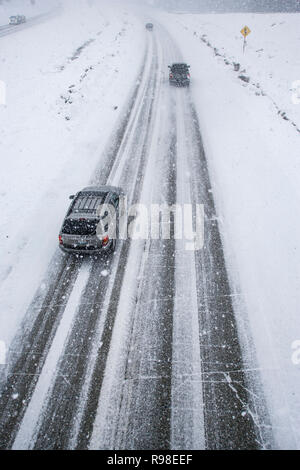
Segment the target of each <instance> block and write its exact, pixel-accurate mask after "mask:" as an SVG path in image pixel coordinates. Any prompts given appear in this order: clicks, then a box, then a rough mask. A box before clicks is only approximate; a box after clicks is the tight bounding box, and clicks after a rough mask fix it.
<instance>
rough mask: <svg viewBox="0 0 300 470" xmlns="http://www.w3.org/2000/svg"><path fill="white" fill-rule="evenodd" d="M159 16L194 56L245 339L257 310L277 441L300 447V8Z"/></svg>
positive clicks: (254, 327)
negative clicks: (297, 352)
mask: <svg viewBox="0 0 300 470" xmlns="http://www.w3.org/2000/svg"><path fill="white" fill-rule="evenodd" d="M159 19H160V21H161V22H162V23H163V24H164V25H165V26H166V27H167V28H168V30H169V31H170V32H171V34H172V35H173V37H174V39H175V38H177V40H178V42H179V43H180V45H181V50H182V53H183V58H184V60H185V61H187V62H189V63H190V65H191V75H192V85H191V92H192V95H193V99H194V102H195V105H196V108H197V111H198V114H199V116H200V122H201V126H202V127H201V130H202V134H203V138H204V144H205V147H206V151H207V158H208V161H209V166H210V172H211V178H212V181H213V189H214V193H215V197H216V203H217V207H218V211H219V215H220V220H221V222H222V227H223V237H224V242H225V249H226V254H227V263H228V266H229V271H230V273H231V276H232V279H233V282H234V284H235V286H236V292H237V295H236V303H237V306H238V308H237V311H238V312H242V311H244V315H240V318H239V320H240V328H241V336H242V337H243V343H244V344H245V335H244V333H245V328H246V329H247V322H248V319H249V324H250V332H251V334H252V335H253V338H254V344H255V348H256V351H257V357H258V367H259V369H260V371H261V375H262V378H263V382H264V386H265V390H266V393H267V398H268V401H269V407H270V410H271V413H272V419H273V425H274V431H275V434H276V438H277V445H278V446H279V447H287V448H293V447H298V448H299V447H300V441H299V436H300V400H299V393H298V390H299V387H300V369H299V365H298V366H297V365H295V364H294V363H293V361H292V354H293V352H294V350H293V349H292V344H293V343H294V341H295V340H299V339H300V322H299V305H300V289H299V281H300V224H299V200H300V160H299V155H300V134H299V128H300V105H298V106H297V105H296V104H294V102H293V100H292V96H293V94H292V91H291V88H292V82H294V81H295V80H297V79H299V78H300V70H299V65H300V63H299V53H298V50H299V43H300V33H299V31H300V29H299V26H300V15H299V14H272V15H270V14H267V15H253V14H249V15H245V14H233V15H172V14H165V15H163V14H160V17H159ZM245 25H247V26H248V27H249V28H250V29H251V31H252V33H251V35H250V36H249V38H248V47H247V49H246V52H245V55H243V52H242V43H243V37H242V35H241V34H240V30H241V28H242V27H243V26H245ZM179 59H180V58H179ZM181 59H182V58H181ZM234 63H240V64H241V68H240V71H239V72H235V71H234V65H233V64H234ZM240 75H243V76H246V77H249V78H250V81H249V84H247V83H246V82H244V81H243V80H241V79H240V78H238V77H239V76H240ZM279 110H280V113H282V112H285V113H286V115H283V116H282V115H280V114H279ZM284 117H286V118H287V119H288V120H286V119H284ZM243 306H246V308H244V307H243ZM246 353H249V349H248V348H247V347H246ZM252 359H253V358H252ZM252 359H251V358H249V357H248V360H250V364H251V361H252Z"/></svg>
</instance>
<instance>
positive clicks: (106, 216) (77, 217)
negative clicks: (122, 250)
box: [59, 186, 124, 254]
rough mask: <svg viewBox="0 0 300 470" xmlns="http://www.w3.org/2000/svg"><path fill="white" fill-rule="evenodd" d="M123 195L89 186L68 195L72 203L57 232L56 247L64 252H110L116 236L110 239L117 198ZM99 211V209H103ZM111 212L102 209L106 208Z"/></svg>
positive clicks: (102, 187)
mask: <svg viewBox="0 0 300 470" xmlns="http://www.w3.org/2000/svg"><path fill="white" fill-rule="evenodd" d="M122 197H124V193H123V191H122V190H121V189H120V188H115V187H113V186H92V187H88V188H85V189H83V190H82V191H80V192H78V193H77V194H76V195H75V196H70V199H72V203H71V205H70V207H69V209H68V212H67V214H66V216H65V219H64V221H63V224H62V227H61V230H60V233H59V246H60V248H61V249H62V250H63V251H65V252H67V253H87V254H91V253H98V252H110V251H114V250H115V247H116V236H114V237H112V236H110V233H111V229H112V224H115V225H116V230H115V234H116V235H117V231H118V219H119V207H120V199H121V198H122ZM103 205H105V207H104V209H103V211H102V212H101V208H103ZM106 205H109V207H111V208H112V209H113V212H114V214H115V217H114V214H112V211H110V210H109V209H106V208H107V206H106Z"/></svg>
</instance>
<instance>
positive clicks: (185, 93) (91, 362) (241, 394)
mask: <svg viewBox="0 0 300 470" xmlns="http://www.w3.org/2000/svg"><path fill="white" fill-rule="evenodd" d="M180 57H181V54H180V52H179V50H178V49H177V48H176V45H175V44H174V42H173V41H172V40H171V38H170V36H169V35H168V33H167V32H166V31H165V30H164V29H163V27H160V26H158V25H157V26H156V29H155V33H154V34H151V33H147V44H146V53H145V57H144V61H143V64H142V67H141V72H140V76H139V79H138V81H137V85H136V87H135V89H134V91H133V93H132V96H131V98H130V100H129V102H128V105H127V113H125V115H124V116H125V117H123V118H122V119H121V120H120V121H119V123H118V125H117V128H116V129H115V134H114V139H112V142H113V144H112V145H111V146H110V148H109V149H108V150H107V153H106V158H105V159H102V160H101V162H100V164H99V167H98V170H97V171H96V172H95V174H94V175H93V178H92V180H91V183H92V184H106V183H108V184H114V185H118V186H121V187H122V188H123V189H124V190H125V192H126V193H127V195H128V199H129V203H138V202H144V203H146V204H149V203H162V202H165V203H168V204H173V203H175V202H178V203H189V202H192V203H193V204H196V203H198V204H204V207H205V246H204V249H203V250H201V251H198V252H188V251H186V250H185V249H184V246H183V244H182V242H181V241H177V240H174V239H171V240H170V241H152V240H150V241H145V242H144V241H126V242H124V243H120V244H119V246H118V248H117V251H116V253H115V255H114V256H113V258H112V259H111V260H110V261H108V260H107V259H101V258H98V259H76V258H74V257H72V256H66V255H64V254H62V253H60V252H56V253H55V254H54V256H53V259H52V261H51V263H50V266H49V269H48V274H47V277H46V280H45V282H43V283H42V284H41V287H40V289H39V290H38V291H37V293H36V295H35V297H34V298H33V300H32V302H31V305H30V307H29V309H28V311H27V314H26V316H25V319H24V321H23V325H22V329H21V331H20V334H19V335H18V337H17V338H15V340H14V341H13V343H12V347H11V350H12V351H13V353H12V354H10V356H9V365H8V367H7V369H6V377H5V379H4V380H3V381H2V389H1V396H0V416H1V418H0V446H1V448H3V449H8V448H15V449H29V448H30V449H69V448H71V449H75V448H77V449H86V448H90V449H170V448H176V449H196V448H199V449H201V448H208V449H255V448H264V449H265V448H270V447H272V437H271V436H270V433H269V429H270V422H269V417H268V413H267V410H266V407H265V402H264V397H263V392H262V389H261V386H260V378H259V374H258V373H253V372H251V371H247V370H246V367H245V365H244V362H243V358H242V353H241V346H240V343H239V338H238V331H237V325H236V320H235V314H234V308H233V302H232V290H231V287H230V282H229V279H228V274H227V270H226V264H225V261H224V254H223V247H222V242H221V237H220V233H219V226H218V225H219V224H218V217H217V214H216V211H215V204H214V199H213V194H212V190H211V184H210V178H209V174H208V169H207V163H206V157H205V152H204V149H203V145H202V139H201V129H200V124H199V122H198V119H197V114H196V112H195V109H194V106H193V102H192V99H191V94H190V92H189V90H188V89H175V88H170V87H169V84H168V81H167V75H166V73H165V71H166V69H167V65H168V64H169V63H171V62H172V61H174V60H178V59H179V58H180ZM106 271H108V274H109V275H108V276H107V275H104V274H106ZM45 285H46V288H45Z"/></svg>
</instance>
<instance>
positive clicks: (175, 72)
mask: <svg viewBox="0 0 300 470" xmlns="http://www.w3.org/2000/svg"><path fill="white" fill-rule="evenodd" d="M169 69H170V73H169V82H170V85H176V86H189V85H190V66H189V65H187V64H184V63H177V64H173V65H169Z"/></svg>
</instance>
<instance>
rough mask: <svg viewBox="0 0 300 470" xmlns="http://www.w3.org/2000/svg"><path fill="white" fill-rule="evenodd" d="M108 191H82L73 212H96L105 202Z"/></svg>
mask: <svg viewBox="0 0 300 470" xmlns="http://www.w3.org/2000/svg"><path fill="white" fill-rule="evenodd" d="M107 194H108V193H88V192H85V193H81V194H79V195H78V197H77V198H76V199H75V202H74V205H73V207H72V213H75V214H96V212H97V208H98V207H99V206H100V205H101V204H104V202H105V199H106V197H107Z"/></svg>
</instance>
